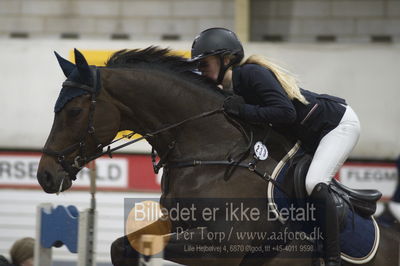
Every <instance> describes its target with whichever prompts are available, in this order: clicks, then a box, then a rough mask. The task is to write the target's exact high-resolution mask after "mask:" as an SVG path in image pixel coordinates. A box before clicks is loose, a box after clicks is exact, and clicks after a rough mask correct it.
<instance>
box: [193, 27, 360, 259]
mask: <svg viewBox="0 0 400 266" xmlns="http://www.w3.org/2000/svg"><path fill="white" fill-rule="evenodd" d="M243 57H244V51H243V47H242V44H241V43H240V41H239V39H238V38H237V37H236V35H235V33H234V32H232V31H230V30H228V29H224V28H210V29H207V30H205V31H203V32H201V33H200V34H199V35H198V36H197V37H196V38H195V40H194V42H193V45H192V60H193V61H197V62H198V70H199V71H200V72H201V73H202V75H204V76H207V77H209V78H211V79H213V80H214V81H215V82H216V83H217V84H218V85H219V86H220V87H221V88H222V87H223V89H225V90H230V89H233V91H234V93H235V94H236V95H235V96H233V97H230V98H227V100H225V102H224V109H225V112H226V113H228V114H230V115H234V116H237V117H239V118H241V119H243V120H245V121H248V122H252V123H267V124H269V125H270V126H272V128H274V129H275V130H277V131H280V132H291V134H293V135H294V136H295V137H296V138H297V139H299V140H300V141H301V142H302V147H303V148H304V149H305V150H306V151H308V152H309V153H311V154H313V160H312V162H311V165H310V168H309V170H308V173H307V177H306V189H307V193H308V195H309V196H310V197H311V199H313V202H317V203H318V204H317V209H318V212H317V215H318V218H319V219H320V220H319V223H320V225H321V230H322V231H323V234H324V249H325V262H326V263H325V264H326V265H340V242H339V225H338V220H337V218H334V217H337V215H336V206H335V203H334V200H333V198H332V196H331V194H330V193H329V187H328V184H329V183H330V181H331V179H332V178H333V177H334V175H335V173H336V172H337V171H338V170H339V168H340V167H341V166H342V164H343V162H344V161H345V160H346V159H347V157H348V155H349V153H350V152H351V151H352V150H353V148H354V146H355V145H356V143H357V141H358V138H359V134H360V122H359V120H358V117H357V115H356V114H355V113H354V111H353V109H352V108H351V107H350V106H349V105H347V103H346V101H345V100H344V99H341V98H338V97H334V96H330V95H326V94H317V93H313V92H310V91H307V90H303V89H300V88H299V86H298V85H297V81H296V79H295V78H294V77H293V76H292V75H291V74H290V73H288V72H287V71H285V70H284V69H282V68H280V67H279V66H277V65H275V64H273V63H271V62H269V61H268V60H266V59H264V58H262V57H260V56H255V55H253V56H250V57H249V58H248V59H246V60H244V61H242V60H243ZM238 95H240V96H241V97H240V96H238ZM242 97H243V98H242ZM243 99H244V101H243Z"/></svg>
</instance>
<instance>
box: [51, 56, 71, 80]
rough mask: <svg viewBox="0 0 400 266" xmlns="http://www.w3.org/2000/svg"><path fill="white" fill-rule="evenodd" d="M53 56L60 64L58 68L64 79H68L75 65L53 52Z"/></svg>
mask: <svg viewBox="0 0 400 266" xmlns="http://www.w3.org/2000/svg"><path fill="white" fill-rule="evenodd" d="M54 54H55V55H56V57H57V61H58V63H59V64H60V67H61V69H62V71H63V72H64V75H65V77H67V78H68V76H69V75H70V74H71V73H72V71H73V70H74V69H75V65H74V64H73V63H71V62H70V61H68V60H67V59H64V58H62V57H61V56H60V55H59V54H58V53H57V52H56V51H54Z"/></svg>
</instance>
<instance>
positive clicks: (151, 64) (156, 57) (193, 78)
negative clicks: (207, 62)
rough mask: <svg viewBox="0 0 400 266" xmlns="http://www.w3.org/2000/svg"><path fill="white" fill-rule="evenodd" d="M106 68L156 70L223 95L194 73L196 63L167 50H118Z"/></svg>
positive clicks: (214, 86)
mask: <svg viewBox="0 0 400 266" xmlns="http://www.w3.org/2000/svg"><path fill="white" fill-rule="evenodd" d="M106 67H111V68H149V69H158V70H160V71H163V72H168V73H171V74H174V75H177V76H178V78H181V79H184V80H187V81H189V82H192V83H194V84H197V85H199V86H201V87H207V88H211V89H213V90H217V91H219V92H220V93H222V94H225V93H224V92H223V91H222V90H219V89H218V87H217V86H216V84H215V83H214V82H213V81H212V80H211V79H209V78H206V77H203V76H200V75H198V74H196V73H194V71H195V70H196V68H197V64H196V62H192V61H189V60H188V59H186V58H184V57H182V56H177V55H173V54H172V52H171V50H170V49H168V48H160V47H158V46H149V47H147V48H145V49H134V50H126V49H124V50H120V51H117V52H115V53H114V54H113V55H112V56H111V57H110V59H108V61H107V62H106Z"/></svg>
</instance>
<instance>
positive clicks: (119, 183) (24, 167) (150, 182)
mask: <svg viewBox="0 0 400 266" xmlns="http://www.w3.org/2000/svg"><path fill="white" fill-rule="evenodd" d="M40 156H41V153H39V152H0V188H33V189H41V188H40V185H39V184H38V182H37V179H36V172H37V169H38V166H39V160H40ZM96 169H97V180H96V183H97V189H98V190H100V191H102V190H103V191H146V192H160V184H159V183H160V182H159V178H158V176H157V175H156V174H155V173H154V172H153V167H152V164H151V158H150V156H149V155H138V154H115V155H113V158H112V159H111V158H107V157H102V158H99V159H97V160H96ZM89 184H90V178H89V170H88V169H87V168H83V169H82V170H81V171H80V172H79V173H78V175H77V180H76V181H74V184H73V187H72V188H73V189H78V190H81V189H88V187H89Z"/></svg>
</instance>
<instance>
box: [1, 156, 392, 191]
mask: <svg viewBox="0 0 400 266" xmlns="http://www.w3.org/2000/svg"><path fill="white" fill-rule="evenodd" d="M40 156H41V153H39V152H0V188H33V189H41V188H40V186H39V184H38V182H37V180H36V172H37V168H38V165H39V160H40ZM96 169H97V180H96V182H97V188H98V190H100V191H144V192H160V179H161V173H160V174H159V175H156V174H155V173H154V172H153V167H152V163H151V157H150V156H149V155H138V154H115V155H113V158H112V159H111V158H108V157H102V158H99V159H97V160H96ZM338 177H339V179H340V180H341V182H342V183H343V184H344V185H346V186H348V187H351V188H358V189H379V190H380V191H381V192H382V193H383V197H384V198H390V197H391V196H392V194H393V192H394V190H395V188H396V185H397V182H398V173H397V169H396V165H395V164H394V163H380V162H351V161H350V162H346V163H345V164H344V165H343V167H342V168H341V169H340V171H339V173H338ZM89 183H90V179H89V170H88V169H87V168H84V169H82V170H81V171H80V172H79V173H78V175H77V180H76V181H74V185H73V188H72V189H77V190H83V189H85V190H86V189H88V188H89Z"/></svg>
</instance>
